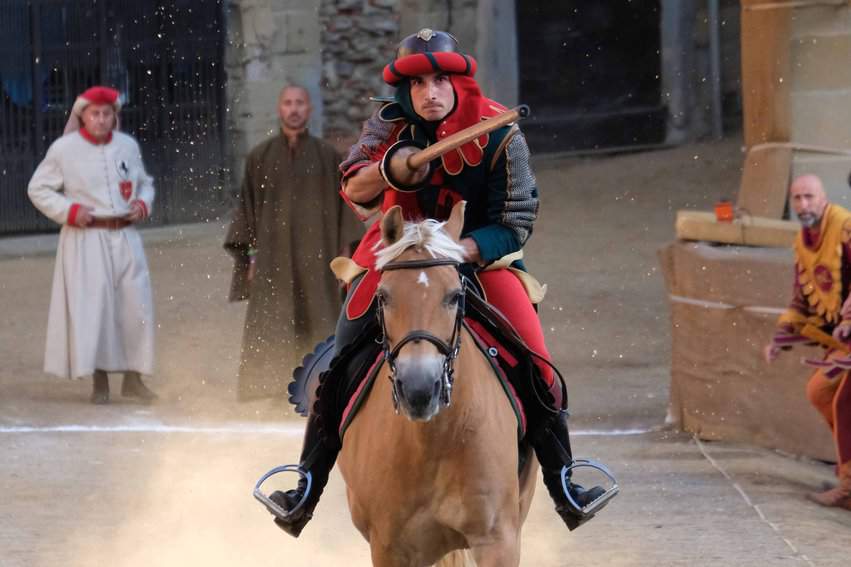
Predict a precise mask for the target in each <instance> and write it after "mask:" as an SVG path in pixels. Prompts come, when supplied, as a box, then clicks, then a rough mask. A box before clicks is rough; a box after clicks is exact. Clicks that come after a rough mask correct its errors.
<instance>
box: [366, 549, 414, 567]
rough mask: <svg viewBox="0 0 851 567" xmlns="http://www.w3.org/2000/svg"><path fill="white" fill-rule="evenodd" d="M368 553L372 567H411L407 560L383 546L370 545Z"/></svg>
mask: <svg viewBox="0 0 851 567" xmlns="http://www.w3.org/2000/svg"><path fill="white" fill-rule="evenodd" d="M370 552H371V554H372V567H412V563H411V561H410V559H409V558H406V557H401V556H400V555H399V554H398V553H396V552H394V551H391V550H390V549H388V548H386V547H384V546H381V545H373V544H370Z"/></svg>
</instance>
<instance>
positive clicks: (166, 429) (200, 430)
mask: <svg viewBox="0 0 851 567" xmlns="http://www.w3.org/2000/svg"><path fill="white" fill-rule="evenodd" d="M652 431H656V429H654V428H646V429H577V430H575V431H571V432H570V435H571V436H573V437H624V436H629V435H643V434H645V433H650V432H652ZM303 432H304V426H302V425H269V426H264V425H255V424H245V423H235V424H233V425H228V426H194V425H167V424H163V423H139V424H132V425H45V426H34V425H16V426H0V433H9V434H11V433H197V434H210V435H233V434H236V435H244V434H252V435H253V434H260V435H267V434H270V435H286V436H293V437H295V436H299V435H301V434H302V433H303Z"/></svg>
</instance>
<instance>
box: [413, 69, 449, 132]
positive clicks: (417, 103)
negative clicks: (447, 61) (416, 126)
mask: <svg viewBox="0 0 851 567" xmlns="http://www.w3.org/2000/svg"><path fill="white" fill-rule="evenodd" d="M411 102H412V103H413V105H414V112H416V113H417V114H418V115H419V116H420V117H421V118H423V119H424V120H427V121H429V122H434V121H438V120H443V119H444V118H446V115H447V114H449V113H450V112H451V111H452V108H453V107H454V106H455V90H454V89H453V88H452V81H450V80H449V75H447V74H445V73H431V74H429V75H421V76H419V77H413V78H412V79H411Z"/></svg>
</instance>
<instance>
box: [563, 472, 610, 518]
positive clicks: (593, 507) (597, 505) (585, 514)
mask: <svg viewBox="0 0 851 567" xmlns="http://www.w3.org/2000/svg"><path fill="white" fill-rule="evenodd" d="M582 467H587V468H592V469H594V470H597V471H600V472H601V473H603V475H604V476H605V477H606V478H607V479H608V481H609V482H610V483H611V487H609V488H608V489H607V490H606V491H605V492H604V493H603V494H601V495H600V496H598V497H597V498H595V499H594V500H592V501H591V502H589V503H588V504H586V505H585V506H581V505H580V504H579V503H578V502H577V501H576V500H574V499H573V495H572V494H571V493H570V490H568V488H569V487H570V477H571V473H572V471H573V470H574V469H578V468H582ZM561 488H562V490H563V491H564V495H565V496H566V497H567V504H568V505H569V507H570V508H571V512H572V513H573V514H574V515H575V516H577V518H579V519H580V522H579V523H580V524H582V523H583V522H584V521H585V520H590V519H591V517H592V516H593V515H594V514H596V513H597V512H598V511H599V510H600V509H601V508H602V507H603V506H605V505H606V504H608V503H609V500H611V499H612V498H614V497H615V496H617V494H618V492H619V491H620V487H619V486H618V481H617V480H615V477H614V476H613V475H612V473H611V471H609V469H608V467H606V465H604V464H602V463H598V462H597V461H592V460H591V459H575V460H574V461H573V462H572V463H571V464H570V465H565V466H563V467H562V468H561Z"/></svg>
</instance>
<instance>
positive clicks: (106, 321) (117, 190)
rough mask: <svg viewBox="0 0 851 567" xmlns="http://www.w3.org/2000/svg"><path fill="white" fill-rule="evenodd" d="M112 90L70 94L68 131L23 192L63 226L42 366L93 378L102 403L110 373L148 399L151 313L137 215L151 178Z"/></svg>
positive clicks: (126, 392) (146, 202)
mask: <svg viewBox="0 0 851 567" xmlns="http://www.w3.org/2000/svg"><path fill="white" fill-rule="evenodd" d="M119 110H120V101H119V95H118V91H115V90H113V89H110V88H107V87H92V88H90V89H88V90H87V91H85V92H84V93H83V94H81V95H80V96H79V97H77V100H76V101H75V102H74V106H73V108H72V110H71V116H70V118H69V119H68V124H67V125H66V127H65V135H64V136H62V137H61V138H59V139H58V140H56V141H55V142H53V144H52V145H51V146H50V148H49V149H48V150H47V155H46V156H45V158H44V161H42V162H41V164H39V166H38V168H37V169H36V171H35V173H34V174H33V177H32V180H30V184H29V188H28V194H29V197H30V200H31V201H32V202H33V204H34V205H35V206H36V208H38V210H39V211H41V212H42V213H44V215H45V216H47V217H48V218H50V219H52V220H53V221H55V222H57V223H59V224H61V225H62V230H61V232H60V233H59V247H58V250H57V252H56V268H55V270H54V275H53V292H52V296H51V300H50V315H49V318H48V323H47V345H46V352H45V357H44V370H45V372H48V373H50V374H55V375H57V376H60V377H64V378H81V377H85V376H92V377H93V383H94V384H93V389H92V396H91V401H92V403H95V404H105V403H108V402H109V378H108V374H107V373H109V372H123V373H124V380H123V382H122V386H121V395H122V396H128V397H133V398H137V399H139V400H141V401H145V402H150V401H153V400H154V399H156V397H157V396H156V395H155V394H154V393H153V392H152V391H151V390H149V389H148V388H147V387H146V386H145V384H144V383H143V382H142V377H141V375H142V374H147V375H150V374H151V373H152V372H153V365H154V313H153V300H152V294H151V283H150V275H149V273H148V264H147V261H146V260H145V252H144V249H143V248H142V239H141V237H140V236H139V233H138V232H137V231H136V228H135V227H134V226H133V225H134V223H136V222H139V221H141V220H144V219H145V218H146V217H147V216H148V215H149V214H150V211H151V206H152V203H153V200H154V186H153V181H152V179H151V177H150V176H149V175H148V174H147V173H146V172H145V168H144V165H143V164H142V155H141V152H140V150H139V145H138V143H137V142H136V140H134V139H133V138H132V137H130V136H128V135H127V134H124V133H122V132H119V131H118V130H117V126H118V111H119Z"/></svg>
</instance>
